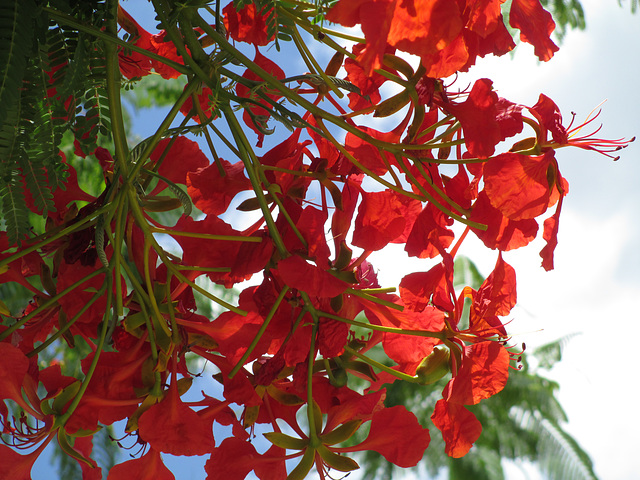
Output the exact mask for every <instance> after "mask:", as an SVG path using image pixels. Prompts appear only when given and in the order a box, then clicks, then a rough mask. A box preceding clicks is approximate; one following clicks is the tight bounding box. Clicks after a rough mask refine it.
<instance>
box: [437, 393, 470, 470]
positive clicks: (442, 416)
mask: <svg viewBox="0 0 640 480" xmlns="http://www.w3.org/2000/svg"><path fill="white" fill-rule="evenodd" d="M431 420H432V421H433V423H434V425H435V426H436V427H438V429H439V430H440V431H441V432H442V438H443V439H444V441H445V443H446V447H445V452H447V455H449V456H450V457H453V458H460V457H464V456H465V455H466V454H467V452H469V449H470V448H471V447H472V446H473V443H474V442H475V441H476V440H478V438H479V437H480V433H482V425H481V424H480V422H479V421H478V419H477V418H476V416H475V415H474V414H473V413H471V412H470V411H469V410H467V409H466V408H464V407H463V406H462V405H458V404H455V403H449V402H447V401H446V400H438V402H437V403H436V408H435V409H434V411H433V415H431Z"/></svg>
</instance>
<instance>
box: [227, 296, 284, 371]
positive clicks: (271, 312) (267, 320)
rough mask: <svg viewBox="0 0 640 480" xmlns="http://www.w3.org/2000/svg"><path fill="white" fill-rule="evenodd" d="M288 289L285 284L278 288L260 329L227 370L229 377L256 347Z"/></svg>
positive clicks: (239, 367)
mask: <svg viewBox="0 0 640 480" xmlns="http://www.w3.org/2000/svg"><path fill="white" fill-rule="evenodd" d="M288 291H289V287H286V286H285V287H283V288H282V290H280V294H279V295H278V298H276V301H275V303H274V304H273V306H272V307H271V310H269V314H268V315H267V317H266V318H265V319H264V322H263V323H262V325H261V326H260V329H259V330H258V332H257V333H256V335H255V337H253V340H252V341H251V344H250V345H249V347H248V348H247V350H246V351H245V352H244V353H243V354H242V358H240V360H238V363H237V364H236V365H235V367H233V369H232V370H231V372H229V378H233V377H234V376H235V375H236V373H238V371H239V370H240V369H241V368H242V367H243V366H244V364H245V362H246V361H247V359H248V358H249V355H251V352H253V349H254V348H256V345H258V342H259V341H260V339H261V338H262V336H263V335H264V332H266V330H267V327H268V326H269V323H270V322H271V319H272V318H273V316H274V315H275V314H276V311H277V310H278V307H279V306H280V303H281V302H282V300H283V299H284V296H285V295H286V294H287V292H288Z"/></svg>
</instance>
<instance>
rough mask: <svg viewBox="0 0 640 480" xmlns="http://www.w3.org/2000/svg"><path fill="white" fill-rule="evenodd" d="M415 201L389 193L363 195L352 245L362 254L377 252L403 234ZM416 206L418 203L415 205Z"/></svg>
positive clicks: (390, 191) (365, 193) (389, 191)
mask: <svg viewBox="0 0 640 480" xmlns="http://www.w3.org/2000/svg"><path fill="white" fill-rule="evenodd" d="M416 202H418V201H417V200H413V199H409V198H407V197H404V196H401V195H398V194H397V193H395V192H393V191H392V190H384V191H382V192H373V193H368V192H363V193H362V203H361V204H360V207H359V208H358V216H357V217H356V221H355V229H354V232H353V244H354V245H355V246H357V247H360V248H363V249H365V250H380V249H382V248H384V247H385V246H387V244H389V243H390V242H392V241H393V240H395V239H396V238H398V237H399V236H400V235H402V234H403V233H404V230H405V225H406V223H407V217H408V216H410V215H409V212H411V211H414V212H415V209H413V208H412V207H413V206H414V205H415V203H416ZM418 203H419V202H418Z"/></svg>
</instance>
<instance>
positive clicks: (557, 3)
mask: <svg viewBox="0 0 640 480" xmlns="http://www.w3.org/2000/svg"><path fill="white" fill-rule="evenodd" d="M541 3H542V5H543V6H544V7H545V8H546V9H547V10H549V12H550V13H551V15H552V16H553V19H554V20H555V22H556V31H555V33H556V35H557V36H558V38H559V39H560V40H562V39H563V38H564V36H565V34H566V33H567V31H568V30H573V29H576V28H577V29H579V30H584V29H585V27H586V22H585V17H584V9H583V8H582V3H581V2H580V1H579V0H541Z"/></svg>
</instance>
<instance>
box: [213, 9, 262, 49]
mask: <svg viewBox="0 0 640 480" xmlns="http://www.w3.org/2000/svg"><path fill="white" fill-rule="evenodd" d="M222 13H223V14H224V26H225V28H226V29H227V32H229V36H230V37H231V38H233V39H234V40H237V41H239V42H247V43H252V44H253V45H267V44H268V43H269V42H270V41H271V40H272V39H273V35H272V36H271V37H269V36H267V24H266V17H267V15H268V13H269V11H265V10H264V9H263V10H262V11H260V12H258V11H257V7H256V6H255V5H254V4H252V3H251V4H249V5H247V6H246V7H244V8H242V9H241V10H239V11H238V10H236V8H235V7H234V5H233V3H229V5H227V6H226V7H224V8H223V9H222Z"/></svg>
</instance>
